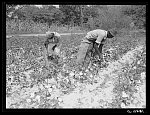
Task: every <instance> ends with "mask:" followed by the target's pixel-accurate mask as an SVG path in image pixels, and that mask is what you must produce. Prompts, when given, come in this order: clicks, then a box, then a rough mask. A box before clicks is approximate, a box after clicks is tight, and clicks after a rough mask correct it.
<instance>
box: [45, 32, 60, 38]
mask: <svg viewBox="0 0 150 115" xmlns="http://www.w3.org/2000/svg"><path fill="white" fill-rule="evenodd" d="M52 36H56V37H58V38H60V34H59V33H57V32H51V31H47V32H46V37H49V38H50V37H52Z"/></svg>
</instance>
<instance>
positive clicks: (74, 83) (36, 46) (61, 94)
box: [4, 3, 146, 113]
mask: <svg viewBox="0 0 150 115" xmlns="http://www.w3.org/2000/svg"><path fill="white" fill-rule="evenodd" d="M4 5H5V8H6V9H5V12H6V19H5V22H6V25H5V26H4V27H6V79H5V80H6V87H5V90H6V96H5V97H6V109H18V110H19V109H35V110H36V109H96V110H103V109H105V110H106V111H107V109H124V110H126V113H144V109H146V4H145V5H144V4H143V5H141V4H139V5H138V4H137V5H130V4H128V5H127V4H126V5H117V4H116V5H114V4H113V5H110V4H108V5H107V4H102V5H101V4H98V5H97V4H95V5H94V4H48V3H47V4H10V3H8V4H7V3H6V4H4ZM5 12H4V15H5ZM130 109H132V110H130ZM133 110H134V111H133Z"/></svg>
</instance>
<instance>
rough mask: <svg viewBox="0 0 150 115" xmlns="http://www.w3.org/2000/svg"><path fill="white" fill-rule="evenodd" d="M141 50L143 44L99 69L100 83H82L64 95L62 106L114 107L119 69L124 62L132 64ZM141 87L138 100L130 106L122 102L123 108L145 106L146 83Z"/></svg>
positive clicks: (123, 93)
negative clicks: (114, 91)
mask: <svg viewBox="0 0 150 115" xmlns="http://www.w3.org/2000/svg"><path fill="white" fill-rule="evenodd" d="M141 50H142V46H140V47H137V48H136V49H135V50H132V51H129V52H128V53H127V54H125V55H124V56H123V57H122V58H121V59H119V60H118V61H115V62H112V63H110V65H109V66H108V67H107V68H105V69H104V70H102V71H99V75H98V77H99V82H98V83H95V84H93V85H87V84H81V85H79V86H78V88H77V89H76V90H75V91H74V92H72V93H70V94H69V95H64V96H62V97H61V98H62V100H63V103H61V104H60V106H62V107H64V108H112V102H113V100H114V99H115V96H116V94H115V93H113V89H114V87H115V86H114V84H115V82H116V80H117V77H118V75H119V71H120V70H121V69H122V68H123V65H124V64H127V63H128V64H131V63H132V62H133V60H134V59H135V58H134V54H136V53H138V52H139V51H141ZM141 87H142V88H141V89H140V90H139V92H142V94H141V95H142V96H141V97H140V96H139V97H138V96H137V97H136V98H138V102H135V103H134V104H133V103H132V104H130V105H128V106H125V104H124V103H120V106H121V108H142V107H143V106H145V104H146V102H145V101H146V96H145V93H146V92H145V84H143V85H142V86H141ZM137 94H138V93H137ZM121 96H122V97H124V96H125V97H129V94H127V93H125V92H122V93H121ZM136 101H137V100H136ZM137 103H138V104H137Z"/></svg>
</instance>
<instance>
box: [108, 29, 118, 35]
mask: <svg viewBox="0 0 150 115" xmlns="http://www.w3.org/2000/svg"><path fill="white" fill-rule="evenodd" d="M109 32H110V33H111V35H113V36H116V35H117V30H116V29H110V30H109Z"/></svg>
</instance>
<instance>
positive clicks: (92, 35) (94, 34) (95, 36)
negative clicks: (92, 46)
mask: <svg viewBox="0 0 150 115" xmlns="http://www.w3.org/2000/svg"><path fill="white" fill-rule="evenodd" d="M106 37H107V31H106V30H101V29H96V30H93V31H90V32H88V33H87V35H86V36H85V38H84V39H83V41H82V42H88V43H91V42H90V41H94V40H96V41H95V42H96V43H101V41H102V39H106Z"/></svg>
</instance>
